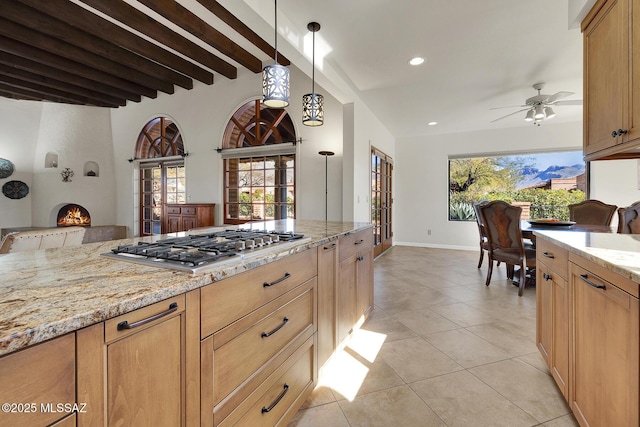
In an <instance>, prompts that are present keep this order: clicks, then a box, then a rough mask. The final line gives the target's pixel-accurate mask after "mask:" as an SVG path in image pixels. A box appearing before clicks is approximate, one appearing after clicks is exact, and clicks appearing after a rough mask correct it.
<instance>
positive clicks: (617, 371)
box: [569, 257, 640, 427]
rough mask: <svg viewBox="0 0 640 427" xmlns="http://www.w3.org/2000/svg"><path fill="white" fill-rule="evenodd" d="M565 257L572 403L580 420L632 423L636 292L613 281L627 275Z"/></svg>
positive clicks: (636, 358) (636, 371) (636, 373)
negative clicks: (567, 260) (569, 303)
mask: <svg viewBox="0 0 640 427" xmlns="http://www.w3.org/2000/svg"><path fill="white" fill-rule="evenodd" d="M570 259H571V261H572V263H571V264H570V267H569V268H570V274H571V276H570V279H569V280H570V285H571V287H572V290H573V298H572V307H571V309H572V314H573V323H572V329H571V333H572V344H573V345H572V346H571V347H570V349H571V351H570V367H571V374H570V379H571V384H570V387H569V403H570V406H571V409H572V410H573V412H574V414H575V416H576V419H577V420H578V422H579V423H580V425H582V426H593V427H596V426H603V427H606V426H637V425H638V422H639V421H638V408H639V406H640V400H639V396H640V394H639V386H638V382H639V376H640V373H639V368H640V359H639V356H638V352H639V349H640V342H639V339H638V333H639V330H638V329H639V325H640V319H639V316H638V307H639V304H638V297H637V296H633V295H630V294H629V293H627V292H625V291H624V290H622V289H621V288H620V287H618V286H616V284H618V283H624V282H630V281H628V279H625V278H623V277H621V276H618V275H616V274H614V273H612V272H610V271H608V270H606V269H604V268H602V267H600V266H598V265H596V264H594V263H592V262H590V261H587V260H585V259H583V258H579V257H575V258H574V257H571V258H570ZM630 287H632V286H630ZM635 287H636V289H637V284H635Z"/></svg>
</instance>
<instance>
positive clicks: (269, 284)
mask: <svg viewBox="0 0 640 427" xmlns="http://www.w3.org/2000/svg"><path fill="white" fill-rule="evenodd" d="M289 277H291V274H289V273H284V276H282V277H281V278H279V279H278V280H276V281H273V282H271V283H269V282H264V283H263V284H262V287H264V288H266V287H268V286H273V285H277V284H278V283H280V282H284V281H285V280H287V279H288V278H289Z"/></svg>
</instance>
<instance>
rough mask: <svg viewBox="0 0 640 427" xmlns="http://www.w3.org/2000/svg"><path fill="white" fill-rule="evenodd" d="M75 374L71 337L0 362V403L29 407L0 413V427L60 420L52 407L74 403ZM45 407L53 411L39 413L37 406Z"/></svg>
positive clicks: (45, 423) (17, 353)
mask: <svg viewBox="0 0 640 427" xmlns="http://www.w3.org/2000/svg"><path fill="white" fill-rule="evenodd" d="M75 370H76V348H75V334H73V333H72V334H67V335H64V336H62V337H59V338H56V339H53V340H51V341H47V342H45V343H42V344H38V345H36V346H33V347H30V348H27V349H24V350H21V351H18V352H16V353H12V354H9V355H7V356H4V357H2V358H0V378H1V380H0V381H1V382H2V386H0V401H1V402H2V403H15V404H17V405H29V407H28V408H24V409H23V407H16V408H15V410H16V412H4V411H2V412H0V426H3V427H4V426H7V427H8V426H39V425H42V426H44V425H49V424H51V423H53V422H55V421H56V420H59V419H60V418H62V417H63V416H64V415H65V414H64V413H56V412H55V407H56V406H55V405H56V404H58V403H69V404H73V403H75V401H76V392H75V390H76V381H75ZM48 403H53V405H54V406H53V409H54V411H49V412H47V411H42V410H41V406H40V404H48ZM32 404H33V405H34V406H31V405H32Z"/></svg>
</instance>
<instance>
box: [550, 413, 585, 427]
mask: <svg viewBox="0 0 640 427" xmlns="http://www.w3.org/2000/svg"><path fill="white" fill-rule="evenodd" d="M542 425H543V426H544V427H579V426H580V424H578V421H576V419H575V417H574V416H573V414H568V415H564V416H562V417H559V418H556V419H555V420H551V421H547V422H546V423H544V424H542Z"/></svg>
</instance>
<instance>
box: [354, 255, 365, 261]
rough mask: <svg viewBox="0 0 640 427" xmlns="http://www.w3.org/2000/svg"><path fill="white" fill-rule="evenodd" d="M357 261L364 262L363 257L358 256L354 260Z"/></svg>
mask: <svg viewBox="0 0 640 427" xmlns="http://www.w3.org/2000/svg"><path fill="white" fill-rule="evenodd" d="M356 259H357V260H358V261H364V257H363V256H362V255H360V256H359V257H358V258H356Z"/></svg>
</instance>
